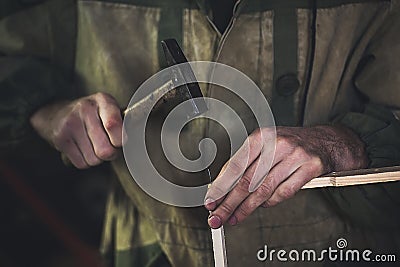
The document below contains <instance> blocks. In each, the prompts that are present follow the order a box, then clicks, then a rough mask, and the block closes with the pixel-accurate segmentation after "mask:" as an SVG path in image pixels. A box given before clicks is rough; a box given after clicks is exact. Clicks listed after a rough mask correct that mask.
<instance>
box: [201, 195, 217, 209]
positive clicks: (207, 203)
mask: <svg viewBox="0 0 400 267" xmlns="http://www.w3.org/2000/svg"><path fill="white" fill-rule="evenodd" d="M204 206H205V207H206V209H208V210H214V209H215V206H216V204H215V200H214V199H212V198H207V199H206V201H204Z"/></svg>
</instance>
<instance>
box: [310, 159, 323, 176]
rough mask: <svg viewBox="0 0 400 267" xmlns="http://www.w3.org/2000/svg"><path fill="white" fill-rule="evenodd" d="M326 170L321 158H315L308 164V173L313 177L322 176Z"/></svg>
mask: <svg viewBox="0 0 400 267" xmlns="http://www.w3.org/2000/svg"><path fill="white" fill-rule="evenodd" d="M323 170H324V164H323V163H322V160H321V159H320V158H319V157H313V158H312V159H311V160H310V161H309V164H308V171H309V172H310V174H311V175H312V176H318V175H320V174H321V173H322V172H323Z"/></svg>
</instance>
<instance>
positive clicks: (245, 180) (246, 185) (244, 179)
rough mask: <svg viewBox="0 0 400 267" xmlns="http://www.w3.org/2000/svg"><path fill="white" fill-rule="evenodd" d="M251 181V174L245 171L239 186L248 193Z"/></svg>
mask: <svg viewBox="0 0 400 267" xmlns="http://www.w3.org/2000/svg"><path fill="white" fill-rule="evenodd" d="M250 182H251V177H249V175H248V174H246V173H245V174H243V176H242V178H240V180H239V182H238V185H237V187H238V189H239V190H240V191H243V192H246V193H248V192H249V187H250Z"/></svg>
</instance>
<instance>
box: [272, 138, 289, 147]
mask: <svg viewBox="0 0 400 267" xmlns="http://www.w3.org/2000/svg"><path fill="white" fill-rule="evenodd" d="M276 144H277V146H279V147H284V148H287V147H291V146H292V144H291V142H290V141H289V140H288V139H287V138H286V137H282V136H278V137H277V138H276Z"/></svg>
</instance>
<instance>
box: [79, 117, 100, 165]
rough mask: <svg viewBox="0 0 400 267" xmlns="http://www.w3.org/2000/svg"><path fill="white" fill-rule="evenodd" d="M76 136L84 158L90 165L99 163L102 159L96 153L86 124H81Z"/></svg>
mask: <svg viewBox="0 0 400 267" xmlns="http://www.w3.org/2000/svg"><path fill="white" fill-rule="evenodd" d="M76 133H79V134H75V136H74V140H75V143H76V144H77V146H78V148H79V150H80V151H81V153H82V155H83V157H84V160H85V161H86V163H87V164H88V165H89V166H96V165H99V164H100V163H101V162H102V160H101V159H100V158H98V157H97V156H96V154H95V151H94V148H93V145H92V142H91V141H90V139H89V136H88V133H87V131H86V129H85V125H84V124H83V123H82V124H81V130H80V131H76Z"/></svg>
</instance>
